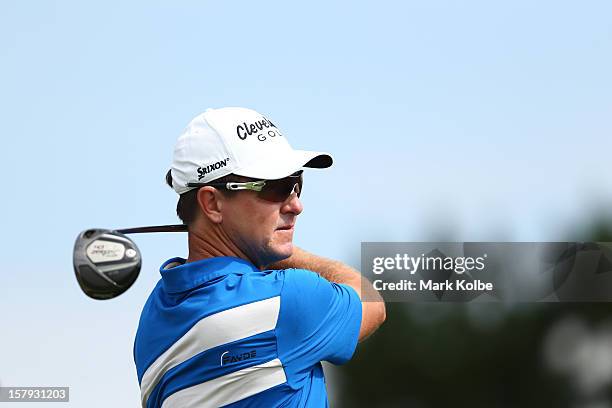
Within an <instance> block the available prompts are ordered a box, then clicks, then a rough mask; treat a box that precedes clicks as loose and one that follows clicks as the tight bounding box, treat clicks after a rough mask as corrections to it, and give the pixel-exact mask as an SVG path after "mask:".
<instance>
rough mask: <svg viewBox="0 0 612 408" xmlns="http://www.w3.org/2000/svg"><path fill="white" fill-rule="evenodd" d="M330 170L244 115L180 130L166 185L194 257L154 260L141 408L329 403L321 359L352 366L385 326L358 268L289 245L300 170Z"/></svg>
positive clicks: (140, 356)
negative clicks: (156, 274)
mask: <svg viewBox="0 0 612 408" xmlns="http://www.w3.org/2000/svg"><path fill="white" fill-rule="evenodd" d="M331 164H332V158H331V156H330V155H328V154H326V153H319V152H309V151H300V150H293V149H292V148H291V146H290V145H289V143H288V142H287V140H286V138H285V137H284V136H283V134H282V133H281V132H280V131H279V129H278V128H277V127H276V126H275V125H274V124H273V123H272V122H271V121H270V120H268V119H267V118H266V117H264V116H262V115H260V114H259V113H257V112H255V111H252V110H249V109H244V108H223V109H214V110H213V109H209V110H207V111H206V112H204V113H203V114H201V115H199V116H197V117H196V118H195V119H193V120H192V121H191V123H190V124H189V125H188V126H187V128H186V129H185V130H184V132H183V133H182V134H181V136H180V137H179V139H178V142H177V144H176V147H175V150H174V158H173V164H172V167H171V170H170V171H169V172H168V174H167V176H166V178H167V182H168V183H169V184H170V185H171V186H172V188H173V189H174V190H175V191H176V192H177V193H178V194H179V195H180V198H179V202H178V205H177V214H178V216H179V217H180V218H181V219H182V220H183V222H184V223H185V224H187V226H188V231H189V232H188V244H189V255H188V258H187V259H186V260H185V259H182V258H173V259H170V260H168V261H166V262H165V263H164V264H163V265H162V266H161V268H160V273H161V276H162V279H161V280H160V281H159V282H158V284H157V285H156V287H155V289H154V290H153V292H152V293H151V295H150V297H149V299H148V300H147V302H146V304H145V306H144V309H143V311H142V315H141V318H140V324H139V327H138V331H137V334H136V339H135V343H134V359H135V362H136V368H137V373H138V381H139V383H140V387H141V399H142V406H143V407H160V406H163V407H165V408H171V407H181V408H185V407H221V406H229V407H266V408H270V407H281V406H282V407H325V406H327V405H328V401H327V395H326V390H325V378H324V375H323V369H322V366H321V361H324V360H325V361H329V362H331V363H334V364H342V363H344V362H346V361H348V360H349V359H350V358H351V356H352V355H353V352H354V349H355V347H356V344H357V341H358V340H363V339H365V338H366V337H367V336H368V335H370V334H371V333H372V332H374V331H375V330H376V329H377V328H378V327H379V326H380V324H382V322H383V321H384V320H385V306H384V303H383V302H382V300H381V299H380V297H379V295H378V293H376V291H375V290H374V289H373V288H372V286H371V284H370V283H369V282H367V281H366V280H365V279H363V282H362V278H361V275H360V274H359V272H357V271H355V270H354V269H352V268H350V267H348V266H346V265H344V264H342V263H340V262H336V261H332V260H328V259H324V258H321V257H318V256H315V255H313V254H310V253H307V252H306V251H303V250H301V249H299V248H296V247H294V246H293V243H292V241H293V232H294V229H295V225H296V220H297V216H298V215H299V214H300V213H301V212H302V209H303V207H302V203H301V202H300V199H299V197H300V195H301V192H302V181H303V175H302V170H303V168H304V167H312V168H326V167H329V166H331ZM362 298H363V299H364V300H365V299H366V298H367V299H368V300H369V301H368V302H366V301H364V302H361V299H362ZM372 300H374V301H372Z"/></svg>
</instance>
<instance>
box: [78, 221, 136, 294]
mask: <svg viewBox="0 0 612 408" xmlns="http://www.w3.org/2000/svg"><path fill="white" fill-rule="evenodd" d="M72 261H73V266H74V273H75V274H76V278H77V281H78V282H79V285H80V286H81V289H82V290H83V292H85V294H86V295H87V296H89V297H91V298H94V299H100V300H102V299H111V298H114V297H117V296H119V295H121V294H122V293H123V292H125V291H126V290H128V289H129V288H130V286H132V284H133V283H134V282H135V281H136V278H138V274H139V273H140V267H141V265H142V256H141V255H140V251H139V250H138V247H137V246H136V244H134V242H133V241H132V240H131V239H129V238H128V237H126V236H125V235H123V234H122V233H120V232H117V231H111V230H107V229H99V228H93V229H88V230H85V231H83V232H81V233H80V234H79V235H78V236H77V239H76V241H75V243H74V252H73V258H72Z"/></svg>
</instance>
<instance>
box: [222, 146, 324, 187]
mask: <svg viewBox="0 0 612 408" xmlns="http://www.w3.org/2000/svg"><path fill="white" fill-rule="evenodd" d="M333 162H334V160H333V158H332V157H331V155H330V154H328V153H324V152H312V151H308V150H293V152H292V154H291V155H286V156H284V157H274V158H270V159H265V160H264V159H263V158H262V159H261V160H258V161H257V162H256V163H254V164H252V165H250V166H245V167H241V168H239V169H236V170H234V171H233V172H232V173H234V174H236V175H238V176H244V177H251V178H257V179H266V180H276V179H281V178H284V177H287V176H289V175H291V174H293V173H295V172H296V171H298V170H301V169H302V168H303V167H309V168H314V169H325V168H327V167H330V166H331V165H332V164H333Z"/></svg>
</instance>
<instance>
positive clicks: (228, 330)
mask: <svg viewBox="0 0 612 408" xmlns="http://www.w3.org/2000/svg"><path fill="white" fill-rule="evenodd" d="M279 310H280V296H275V297H272V298H269V299H265V300H260V301H257V302H253V303H248V304H246V305H242V306H237V307H234V308H231V309H227V310H224V311H222V312H218V313H215V314H213V315H210V316H207V317H205V318H203V319H202V320H200V321H198V322H197V323H196V324H194V325H193V327H192V328H191V329H189V331H188V332H187V333H185V334H184V335H183V336H182V337H181V338H180V339H178V340H177V341H176V342H175V343H174V344H173V345H172V346H170V348H169V349H168V350H166V351H165V352H164V353H163V354H162V355H161V356H159V357H158V358H157V359H156V360H155V361H154V362H153V363H152V364H151V365H150V366H149V367H148V368H147V370H146V371H145V373H144V375H143V377H142V381H141V384H140V393H141V402H142V406H143V408H145V407H146V405H147V399H148V398H149V395H150V394H151V392H152V391H153V389H154V388H155V385H157V383H158V382H159V380H160V379H161V378H162V377H163V375H164V374H165V373H166V372H167V371H168V370H170V369H171V368H172V367H176V366H177V365H179V364H181V363H183V362H184V361H187V360H188V359H190V358H191V357H193V356H195V355H197V354H199V353H201V352H203V351H205V350H208V349H211V348H214V347H217V346H220V345H222V344H225V343H230V342H233V341H236V340H240V339H243V338H246V337H250V336H254V335H256V334H260V333H264V332H266V331H269V330H273V329H274V328H275V327H276V322H277V320H278V313H279ZM251 368H253V367H251ZM281 369H282V368H281ZM247 370H249V369H247ZM241 371H244V370H241ZM283 376H284V371H283ZM220 378H221V377H220ZM211 381H215V380H211ZM209 382H210V381H209Z"/></svg>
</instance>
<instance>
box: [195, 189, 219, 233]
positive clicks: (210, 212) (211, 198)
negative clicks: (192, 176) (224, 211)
mask: <svg viewBox="0 0 612 408" xmlns="http://www.w3.org/2000/svg"><path fill="white" fill-rule="evenodd" d="M198 206H199V207H200V211H202V214H203V215H204V216H205V217H206V218H207V219H209V220H210V221H211V222H212V223H214V224H219V223H221V221H223V216H222V215H221V208H222V206H223V195H222V194H221V193H220V192H219V190H217V189H215V188H214V187H210V186H206V187H202V188H200V190H198Z"/></svg>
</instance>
